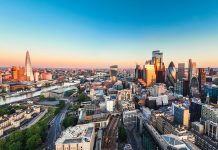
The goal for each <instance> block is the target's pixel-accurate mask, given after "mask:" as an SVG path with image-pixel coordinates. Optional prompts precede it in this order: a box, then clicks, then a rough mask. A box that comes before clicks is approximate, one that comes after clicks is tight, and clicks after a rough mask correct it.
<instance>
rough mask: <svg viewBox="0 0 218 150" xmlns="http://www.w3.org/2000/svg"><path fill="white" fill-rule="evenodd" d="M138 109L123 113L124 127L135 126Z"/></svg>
mask: <svg viewBox="0 0 218 150" xmlns="http://www.w3.org/2000/svg"><path fill="white" fill-rule="evenodd" d="M138 111H139V110H138V109H136V110H126V111H124V112H123V123H124V125H126V126H128V125H136V124H137V117H138Z"/></svg>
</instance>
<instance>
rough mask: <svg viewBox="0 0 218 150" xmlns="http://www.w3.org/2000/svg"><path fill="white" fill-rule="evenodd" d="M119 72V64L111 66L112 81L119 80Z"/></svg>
mask: <svg viewBox="0 0 218 150" xmlns="http://www.w3.org/2000/svg"><path fill="white" fill-rule="evenodd" d="M117 74H118V65H113V66H110V78H111V80H112V81H116V80H117Z"/></svg>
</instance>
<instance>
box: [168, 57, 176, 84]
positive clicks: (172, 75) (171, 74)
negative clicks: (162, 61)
mask: <svg viewBox="0 0 218 150" xmlns="http://www.w3.org/2000/svg"><path fill="white" fill-rule="evenodd" d="M175 83H176V68H175V65H174V63H173V62H172V61H171V62H170V64H169V67H168V68H167V75H166V84H167V86H168V87H169V86H173V87H174V85H175Z"/></svg>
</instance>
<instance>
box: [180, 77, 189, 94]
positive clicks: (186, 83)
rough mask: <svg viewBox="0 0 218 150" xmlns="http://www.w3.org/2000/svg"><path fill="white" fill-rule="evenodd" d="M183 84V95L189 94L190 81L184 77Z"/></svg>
mask: <svg viewBox="0 0 218 150" xmlns="http://www.w3.org/2000/svg"><path fill="white" fill-rule="evenodd" d="M182 86H183V96H187V95H189V81H188V80H187V79H183V81H182Z"/></svg>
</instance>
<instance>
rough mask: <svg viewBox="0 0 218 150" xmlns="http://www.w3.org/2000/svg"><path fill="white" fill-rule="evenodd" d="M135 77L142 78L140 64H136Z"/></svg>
mask: <svg viewBox="0 0 218 150" xmlns="http://www.w3.org/2000/svg"><path fill="white" fill-rule="evenodd" d="M135 78H136V79H141V78H142V76H141V67H140V65H136V68H135Z"/></svg>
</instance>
